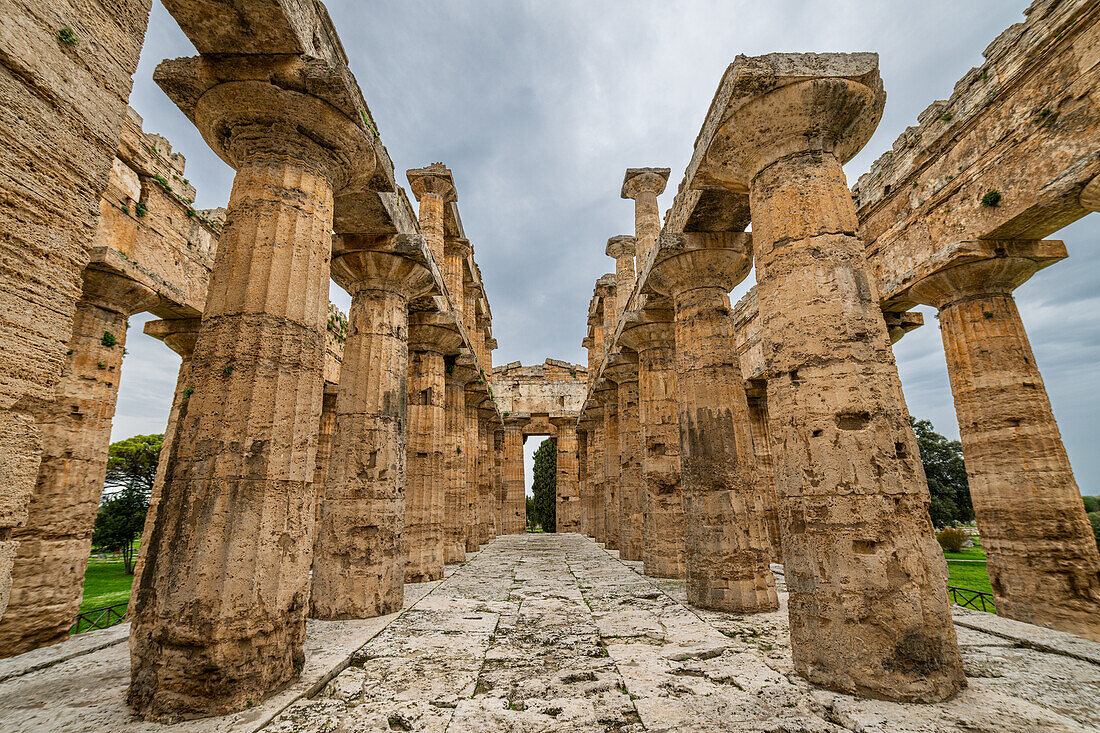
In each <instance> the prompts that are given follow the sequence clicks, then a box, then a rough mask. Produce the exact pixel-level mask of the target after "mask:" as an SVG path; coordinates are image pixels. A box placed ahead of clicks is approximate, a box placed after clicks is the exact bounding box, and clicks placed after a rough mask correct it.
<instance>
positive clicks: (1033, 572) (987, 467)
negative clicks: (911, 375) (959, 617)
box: [909, 241, 1100, 641]
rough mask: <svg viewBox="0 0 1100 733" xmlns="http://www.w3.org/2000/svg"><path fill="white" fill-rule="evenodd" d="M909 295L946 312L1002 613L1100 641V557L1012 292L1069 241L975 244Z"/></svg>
mask: <svg viewBox="0 0 1100 733" xmlns="http://www.w3.org/2000/svg"><path fill="white" fill-rule="evenodd" d="M963 248H965V251H963V252H959V253H958V254H957V256H956V257H953V258H952V260H953V263H951V264H948V266H947V267H946V268H945V269H941V270H939V271H938V272H935V273H932V274H929V275H926V276H924V277H923V278H922V279H921V280H920V281H919V282H918V283H916V284H915V285H914V286H913V287H912V288H910V290H909V293H910V297H911V298H912V299H914V300H916V301H917V302H920V303H924V304H926V305H933V306H935V307H936V308H938V309H939V325H940V335H941V336H942V337H943V346H944V352H945V354H946V355H947V374H948V376H949V377H950V379H951V394H952V395H953V396H954V398H955V412H956V414H957V415H958V418H959V437H960V438H961V439H962V446H963V455H964V457H965V459H966V473H967V478H968V479H969V483H970V496H971V498H972V499H973V501H974V512H975V514H976V515H977V518H978V529H979V530H980V531H981V536H982V547H984V548H985V551H986V555H987V556H988V558H989V561H988V568H989V580H990V583H991V584H992V586H993V594H994V596H995V597H996V601H997V613H998V614H999V615H1001V616H1007V617H1009V618H1014V619H1018V620H1020V621H1027V622H1028V623H1033V624H1040V625H1042V626H1049V627H1051V628H1055V629H1060V630H1062V631H1068V632H1070V633H1073V634H1080V635H1081V636H1084V637H1086V638H1090V639H1093V640H1095V641H1100V557H1098V556H1097V551H1096V542H1095V541H1094V539H1093V533H1092V528H1091V526H1090V525H1089V522H1088V519H1087V518H1086V517H1085V511H1084V506H1083V504H1082V503H1081V492H1080V490H1079V489H1078V488H1077V482H1076V481H1075V480H1074V478H1073V469H1072V468H1071V467H1070V464H1069V457H1068V456H1067V455H1066V449H1065V446H1064V445H1063V444H1062V436H1061V434H1060V433H1059V431H1058V423H1057V422H1055V420H1054V412H1053V411H1052V410H1051V407H1050V400H1049V398H1048V397H1047V392H1046V388H1045V387H1044V385H1043V378H1042V376H1041V375H1040V374H1039V367H1038V365H1037V364H1036V362H1035V355H1034V354H1033V353H1032V351H1031V344H1030V343H1029V342H1028V338H1027V333H1026V332H1025V331H1024V324H1023V321H1021V320H1020V312H1019V311H1018V310H1017V308H1016V301H1015V299H1014V298H1013V297H1012V291H1013V290H1014V289H1015V288H1017V287H1019V286H1020V285H1021V284H1023V283H1024V282H1025V281H1026V280H1027V279H1028V278H1030V277H1031V276H1032V275H1033V274H1035V272H1036V271H1038V270H1039V269H1041V268H1043V267H1046V266H1047V265H1051V264H1053V263H1055V262H1057V261H1059V260H1060V259H1062V258H1064V257H1065V256H1066V250H1065V245H1064V244H1062V243H1061V242H1053V241H1052V242H994V241H990V242H973V243H967V244H966V245H964V247H960V248H959V249H963Z"/></svg>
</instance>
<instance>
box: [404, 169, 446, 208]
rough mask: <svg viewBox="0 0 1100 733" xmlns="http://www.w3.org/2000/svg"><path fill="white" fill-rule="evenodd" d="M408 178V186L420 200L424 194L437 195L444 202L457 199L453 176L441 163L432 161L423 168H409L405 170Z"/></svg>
mask: <svg viewBox="0 0 1100 733" xmlns="http://www.w3.org/2000/svg"><path fill="white" fill-rule="evenodd" d="M405 176H406V177H407V178H408V179H409V188H411V189H412V192H413V196H415V197H416V200H417V201H420V200H421V199H422V198H424V196H429V195H433V196H438V197H439V198H440V199H442V200H443V202H444V203H449V202H451V201H458V192H457V191H456V190H455V182H454V178H453V177H452V176H451V171H450V169H449V168H447V166H445V165H443V164H442V163H432V164H431V165H429V166H425V167H423V168H410V169H409V170H407V171H405Z"/></svg>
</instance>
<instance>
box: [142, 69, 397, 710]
mask: <svg viewBox="0 0 1100 733" xmlns="http://www.w3.org/2000/svg"><path fill="white" fill-rule="evenodd" d="M247 63H259V62H247ZM280 63H284V64H289V65H291V66H293V65H295V64H297V68H298V69H300V70H302V72H303V77H300V78H299V79H298V80H297V82H296V88H295V89H294V90H291V89H286V88H283V87H280V86H277V85H276V84H274V83H268V82H261V81H251V80H241V77H242V75H243V76H244V77H245V78H249V73H250V72H253V73H254V71H255V70H254V69H253V70H249V69H246V68H245V67H246V65H247V64H244V65H238V64H237V62H236V61H234V60H222V61H220V62H211V61H209V60H207V59H178V60H175V61H171V62H164V63H162V64H161V66H160V67H158V70H157V74H156V78H157V81H158V82H159V83H160V84H161V85H162V86H163V87H164V88H165V89H166V91H167V92H168V94H169V96H171V97H172V98H173V99H174V100H175V101H176V102H177V104H179V105H180V106H181V107H182V108H183V110H184V112H185V113H187V114H188V115H189V116H190V117H191V118H192V120H193V121H194V122H195V123H196V125H197V126H198V127H199V129H200V131H201V132H202V133H203V134H204V136H205V138H206V140H207V141H208V142H209V143H210V144H211V145H212V146H213V147H214V149H215V151H216V152H217V153H218V154H219V155H221V156H222V157H223V158H225V159H226V160H227V161H228V162H229V163H230V164H231V165H233V166H234V167H235V168H236V169H237V175H236V178H235V180H234V186H233V192H232V194H231V196H230V201H229V207H228V210H227V214H226V225H225V231H224V232H223V235H222V238H221V240H220V241H219V244H218V252H217V257H216V260H215V264H214V270H213V273H212V277H211V284H210V289H209V293H208V296H207V303H206V309H205V311H204V318H203V322H202V326H201V329H200V332H199V336H198V340H197V343H196V345H195V354H194V356H193V358H192V367H191V370H192V378H193V379H194V380H195V390H194V392H193V393H192V394H191V396H190V398H189V399H188V401H187V404H186V408H185V409H183V410H181V415H180V419H179V427H178V431H179V435H178V439H177V441H176V446H175V449H176V452H175V454H174V455H172V456H169V468H168V469H167V471H166V479H165V484H164V489H163V493H162V500H161V505H160V509H159V510H158V513H157V520H156V524H155V526H154V527H153V529H152V532H150V534H149V536H148V537H147V541H148V542H149V544H150V548H149V550H148V553H147V555H146V562H145V566H144V568H143V575H142V577H141V578H140V579H138V581H137V583H136V585H137V590H136V592H137V594H138V597H137V600H136V602H135V605H134V623H133V628H132V636H131V650H132V654H133V674H132V684H131V688H130V693H129V700H130V702H131V704H133V705H134V707H135V709H136V710H138V711H139V712H140V713H141V714H143V715H146V716H169V715H171V716H177V715H178V716H195V715H204V714H211V713H217V712H222V711H226V710H230V709H235V708H239V707H243V706H244V705H245V703H247V702H248V701H249V700H255V699H257V698H260V697H262V696H263V695H264V694H266V693H268V692H270V691H271V690H274V689H276V688H278V687H280V686H281V685H283V684H285V683H286V682H289V681H290V680H291V679H293V678H294V677H295V676H296V675H297V674H298V668H299V666H300V664H301V661H302V641H303V637H304V634H305V613H306V606H307V597H308V590H309V588H308V577H309V566H310V560H311V558H312V549H313V548H312V545H313V542H312V538H313V511H314V498H313V490H312V485H311V482H312V478H313V471H314V469H315V460H316V455H315V453H316V440H317V425H318V419H319V417H320V411H321V395H322V387H323V366H324V354H325V345H324V336H323V334H324V329H325V320H326V316H327V313H326V308H327V303H328V298H327V290H328V282H329V255H330V252H331V247H332V240H331V236H330V233H331V232H332V227H333V192H334V191H335V190H339V189H341V188H343V187H344V186H345V185H346V183H347V182H348V181H349V180H350V178H349V171H352V170H358V171H360V172H364V171H363V170H362V169H363V168H364V167H365V168H367V169H368V170H367V171H365V172H366V173H367V174H368V175H369V168H370V167H371V166H372V165H373V161H374V159H375V158H374V155H373V153H372V142H371V140H372V138H368V137H367V134H366V132H365V130H364V128H363V126H362V125H363V123H362V122H361V121H360V120H358V119H353V118H352V117H350V116H347V115H345V114H344V113H343V112H341V111H339V109H338V108H337V107H336V106H333V105H332V104H329V103H327V102H324V101H322V100H321V99H320V98H319V97H316V96H313V94H311V93H307V91H306V89H307V88H308V90H309V92H314V93H319V94H326V93H329V92H331V90H332V89H333V86H331V85H329V86H326V85H325V84H323V83H318V82H320V81H322V80H327V81H333V80H334V79H333V75H334V74H336V72H334V71H332V70H331V69H328V68H327V67H326V68H325V69H321V68H320V66H324V64H323V63H322V64H320V66H319V65H318V64H315V63H312V62H303V61H301V60H297V61H295V60H283V61H281V62H280ZM261 65H262V64H261ZM310 75H315V76H312V77H311V76H310ZM252 78H254V76H253V77H252ZM272 78H274V79H279V80H282V77H278V76H274V77H272ZM338 84H339V81H337V86H338ZM311 85H312V86H311ZM303 133H308V134H303ZM353 161H354V163H353ZM286 231H294V232H295V233H296V236H294V237H291V238H289V239H288V238H286V237H285V234H284V233H285V232H286ZM200 671H201V674H200V673H199V672H200Z"/></svg>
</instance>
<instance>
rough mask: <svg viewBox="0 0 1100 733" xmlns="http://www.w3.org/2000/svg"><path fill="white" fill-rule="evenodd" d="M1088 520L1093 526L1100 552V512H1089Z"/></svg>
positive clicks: (1097, 547)
mask: <svg viewBox="0 0 1100 733" xmlns="http://www.w3.org/2000/svg"><path fill="white" fill-rule="evenodd" d="M1088 518H1089V524H1091V525H1092V535H1093V537H1095V538H1096V549H1098V550H1100V512H1089V513H1088Z"/></svg>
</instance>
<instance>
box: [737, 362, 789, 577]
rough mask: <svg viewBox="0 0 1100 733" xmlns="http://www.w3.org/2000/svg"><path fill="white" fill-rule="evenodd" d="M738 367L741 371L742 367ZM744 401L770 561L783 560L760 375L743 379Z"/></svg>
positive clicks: (765, 389) (766, 399)
mask: <svg viewBox="0 0 1100 733" xmlns="http://www.w3.org/2000/svg"><path fill="white" fill-rule="evenodd" d="M741 371H742V373H744V369H743V368H742V370H741ZM745 401H746V402H747V403H748V410H749V414H748V417H749V430H750V432H751V433H752V450H753V453H754V454H755V455H756V480H757V482H758V483H759V484H760V491H761V492H762V493H763V496H764V523H765V525H766V526H767V528H768V540H769V542H770V544H771V562H774V563H782V562H783V532H782V531H781V530H780V529H779V497H778V496H777V495H776V493H775V467H774V466H773V465H772V449H771V434H770V433H769V432H768V394H767V383H766V382H765V381H764V380H762V379H759V380H752V381H749V380H746V381H745Z"/></svg>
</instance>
